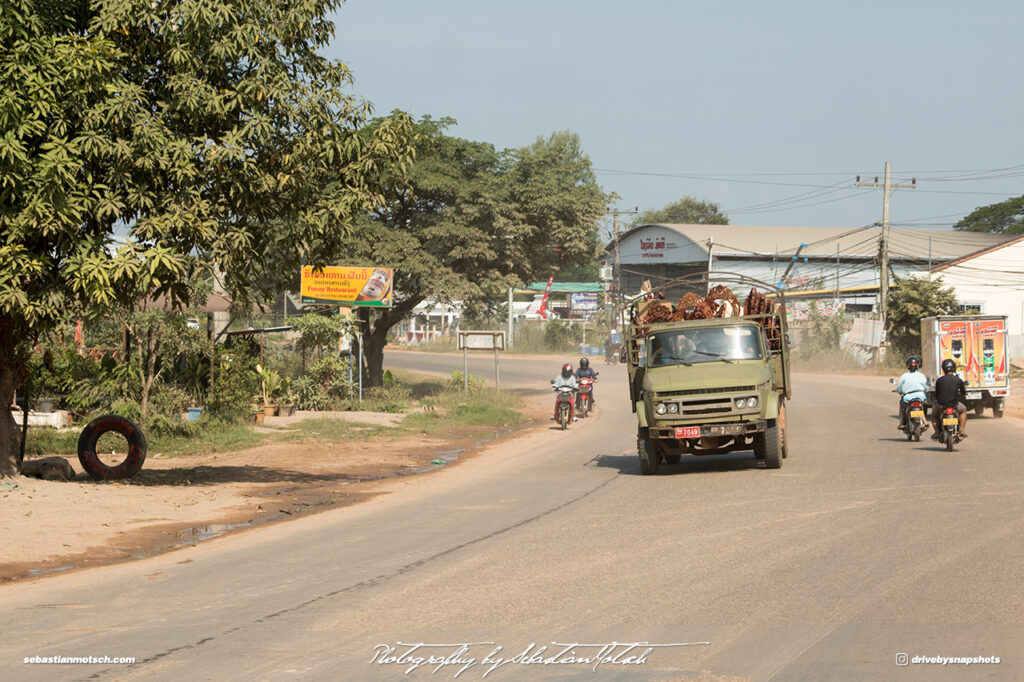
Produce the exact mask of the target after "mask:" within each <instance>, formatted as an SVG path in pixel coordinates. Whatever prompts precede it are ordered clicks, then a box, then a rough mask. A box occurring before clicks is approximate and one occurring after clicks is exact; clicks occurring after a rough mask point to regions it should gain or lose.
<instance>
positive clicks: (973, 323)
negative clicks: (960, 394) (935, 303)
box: [921, 315, 1010, 417]
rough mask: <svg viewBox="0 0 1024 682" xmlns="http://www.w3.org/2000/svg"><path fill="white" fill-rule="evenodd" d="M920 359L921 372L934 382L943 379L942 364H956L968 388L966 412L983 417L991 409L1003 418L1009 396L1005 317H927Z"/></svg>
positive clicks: (957, 371)
mask: <svg viewBox="0 0 1024 682" xmlns="http://www.w3.org/2000/svg"><path fill="white" fill-rule="evenodd" d="M921 358H922V362H921V371H923V372H924V373H925V374H926V375H927V376H928V377H929V378H930V379H931V380H932V381H934V380H935V379H936V377H940V376H942V368H941V365H942V361H943V360H946V359H951V360H953V362H955V363H956V373H957V375H959V377H960V378H961V379H963V381H964V384H966V385H967V401H966V402H965V403H964V405H965V406H966V407H967V409H968V410H974V412H975V414H978V415H981V414H983V413H984V412H985V408H991V409H992V414H993V416H995V417H1002V416H1003V410H1004V409H1005V406H1006V398H1007V397H1008V396H1009V395H1010V365H1009V357H1008V347H1007V338H1006V317H1005V316H1003V315H943V316H940V317H926V318H924V319H922V320H921ZM929 397H930V396H929Z"/></svg>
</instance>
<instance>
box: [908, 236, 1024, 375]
mask: <svg viewBox="0 0 1024 682" xmlns="http://www.w3.org/2000/svg"><path fill="white" fill-rule="evenodd" d="M922 274H927V275H928V276H929V277H930V278H931V279H936V278H939V277H941V278H942V286H944V287H949V288H952V289H953V291H954V292H955V294H956V299H957V301H958V302H959V304H960V308H961V310H962V311H964V312H966V313H977V314H979V315H1006V331H1007V335H1008V336H1009V344H1010V357H1013V358H1021V357H1024V235H1021V236H1018V237H1016V238H1014V237H1010V238H1009V241H1004V242H1003V243H1001V244H997V245H995V246H990V247H988V248H984V249H981V250H978V251H975V252H974V253H970V254H967V255H965V256H963V257H961V258H957V259H954V260H951V261H948V262H946V263H942V264H941V265H937V266H935V267H932V268H931V270H930V271H929V272H927V273H922Z"/></svg>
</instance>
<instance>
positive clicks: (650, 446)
mask: <svg viewBox="0 0 1024 682" xmlns="http://www.w3.org/2000/svg"><path fill="white" fill-rule="evenodd" d="M636 452H637V454H638V455H640V473H642V474H643V475H644V476H652V475H654V474H657V473H658V470H659V469H661V453H659V452H658V449H657V448H656V447H654V443H652V442H651V439H650V438H649V437H648V435H647V429H645V428H643V427H640V429H639V430H638V431H637V435H636Z"/></svg>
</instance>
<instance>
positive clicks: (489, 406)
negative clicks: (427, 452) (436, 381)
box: [402, 389, 526, 433]
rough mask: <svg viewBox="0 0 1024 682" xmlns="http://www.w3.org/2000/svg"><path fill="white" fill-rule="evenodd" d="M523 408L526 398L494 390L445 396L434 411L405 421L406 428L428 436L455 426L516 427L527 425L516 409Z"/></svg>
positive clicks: (437, 400) (452, 393)
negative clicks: (517, 425)
mask: <svg viewBox="0 0 1024 682" xmlns="http://www.w3.org/2000/svg"><path fill="white" fill-rule="evenodd" d="M521 405H522V398H520V397H519V396H517V395H516V394H514V393H508V392H504V391H495V390H493V389H492V390H487V391H481V392H479V393H475V394H470V395H469V396H466V395H464V394H463V393H462V392H445V393H443V394H441V395H439V396H437V399H436V405H435V406H434V410H433V411H428V412H416V413H413V414H410V415H409V416H407V417H406V418H405V419H403V420H402V426H404V427H408V428H411V429H415V430H418V431H425V432H428V433H434V432H438V431H442V430H445V429H449V428H452V427H455V426H489V427H502V426H513V425H515V424H521V423H522V422H524V421H526V416H525V415H523V414H522V413H520V412H519V411H518V410H517V409H515V408H518V407H520V406H521Z"/></svg>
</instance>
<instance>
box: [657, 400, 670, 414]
mask: <svg viewBox="0 0 1024 682" xmlns="http://www.w3.org/2000/svg"><path fill="white" fill-rule="evenodd" d="M654 411H655V412H657V413H658V414H665V412H667V411H668V408H667V407H665V403H658V406H657V407H656V408H654Z"/></svg>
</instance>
